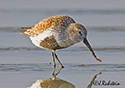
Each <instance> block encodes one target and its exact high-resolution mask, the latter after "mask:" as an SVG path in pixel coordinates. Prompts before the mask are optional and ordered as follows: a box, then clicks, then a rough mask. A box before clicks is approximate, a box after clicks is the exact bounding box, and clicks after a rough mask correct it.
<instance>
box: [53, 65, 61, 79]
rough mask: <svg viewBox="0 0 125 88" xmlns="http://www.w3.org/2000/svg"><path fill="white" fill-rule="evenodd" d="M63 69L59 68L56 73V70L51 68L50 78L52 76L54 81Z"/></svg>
mask: <svg viewBox="0 0 125 88" xmlns="http://www.w3.org/2000/svg"><path fill="white" fill-rule="evenodd" d="M62 69H63V68H59V70H58V71H57V72H56V68H55V67H54V68H53V71H52V76H53V79H56V76H57V75H58V74H59V73H60V72H61V70H62Z"/></svg>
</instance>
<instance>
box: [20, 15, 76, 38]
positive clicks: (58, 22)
mask: <svg viewBox="0 0 125 88" xmlns="http://www.w3.org/2000/svg"><path fill="white" fill-rule="evenodd" d="M71 23H75V21H74V20H73V19H72V18H71V17H69V16H66V15H57V16H52V17H48V18H45V19H43V20H41V21H39V22H38V23H37V24H36V25H35V26H33V27H31V28H29V27H28V28H29V29H28V28H27V27H26V29H25V27H23V29H24V30H22V31H21V33H22V34H24V35H27V36H35V35H38V34H39V33H42V32H43V31H44V30H47V29H48V28H51V29H53V30H54V29H55V30H56V29H57V26H59V27H60V28H62V29H65V28H66V27H68V25H69V24H71Z"/></svg>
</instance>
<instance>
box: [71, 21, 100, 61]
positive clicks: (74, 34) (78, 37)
mask: <svg viewBox="0 0 125 88" xmlns="http://www.w3.org/2000/svg"><path fill="white" fill-rule="evenodd" d="M69 28H70V39H72V40H73V41H76V42H81V41H83V43H84V44H85V45H86V46H87V47H88V49H89V50H90V51H91V53H92V55H93V56H94V57H95V59H96V60H98V61H99V62H101V61H102V60H101V59H98V58H97V57H96V55H95V53H94V50H93V49H92V47H91V45H90V44H89V42H88V40H87V38H86V37H87V30H86V28H85V27H84V26H83V25H81V24H78V23H72V24H70V26H69Z"/></svg>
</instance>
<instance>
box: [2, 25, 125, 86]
mask: <svg viewBox="0 0 125 88" xmlns="http://www.w3.org/2000/svg"><path fill="white" fill-rule="evenodd" d="M88 31H89V34H88V39H89V41H90V43H91V45H92V46H93V48H94V50H95V52H96V54H97V56H98V57H99V58H101V59H102V60H103V62H102V63H99V62H97V61H96V60H94V58H93V57H92V56H91V53H90V52H89V51H88V49H87V48H86V47H85V45H84V44H82V43H78V44H75V45H73V46H72V47H69V48H67V49H62V50H57V55H58V56H59V58H60V60H61V62H62V63H63V64H64V66H65V68H64V69H63V70H62V71H61V72H60V74H59V75H58V76H57V77H58V78H62V79H64V80H66V81H69V82H71V83H73V84H74V85H75V86H76V87H77V88H83V87H87V85H88V84H89V83H90V81H91V79H92V77H93V76H94V75H95V74H97V73H99V72H102V74H101V75H99V76H98V77H97V79H96V80H98V81H100V80H101V81H102V80H105V81H107V82H108V81H117V82H118V83H120V85H114V86H113V88H123V87H124V86H125V85H124V82H125V81H124V79H125V78H124V77H125V76H124V74H125V63H124V62H125V60H124V56H125V54H124V52H125V41H123V40H124V38H125V30H124V27H118V28H117V27H88ZM102 40H103V41H102ZM0 41H2V42H1V43H0V76H1V80H0V87H4V88H9V87H10V86H11V87H12V88H16V87H17V86H18V88H22V87H23V88H26V87H28V86H31V84H32V83H33V82H35V81H36V80H38V79H47V78H50V77H52V76H51V73H52V70H53V69H52V68H53V67H52V64H49V62H51V63H52V59H51V52H50V51H48V50H44V49H40V48H37V47H35V46H34V45H32V43H31V42H30V40H29V39H28V38H27V37H26V36H23V35H21V34H20V33H19V28H16V27H13V28H0ZM100 41H101V42H100ZM57 67H58V68H59V65H57ZM58 68H57V69H58ZM22 78H23V79H22ZM10 79H13V80H10ZM5 82H6V83H7V85H4V84H5ZM15 82H16V84H15ZM19 86H20V87H19ZM92 87H93V88H100V87H101V88H104V87H107V88H109V87H111V86H109V85H107V86H103V85H102V86H99V85H93V86H92Z"/></svg>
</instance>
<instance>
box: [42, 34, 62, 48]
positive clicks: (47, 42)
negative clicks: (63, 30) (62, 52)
mask: <svg viewBox="0 0 125 88" xmlns="http://www.w3.org/2000/svg"><path fill="white" fill-rule="evenodd" d="M40 46H42V47H44V48H46V49H50V50H56V49H61V47H60V46H59V45H58V43H57V42H56V40H55V38H54V36H50V37H46V38H45V39H44V40H42V41H41V42H40Z"/></svg>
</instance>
